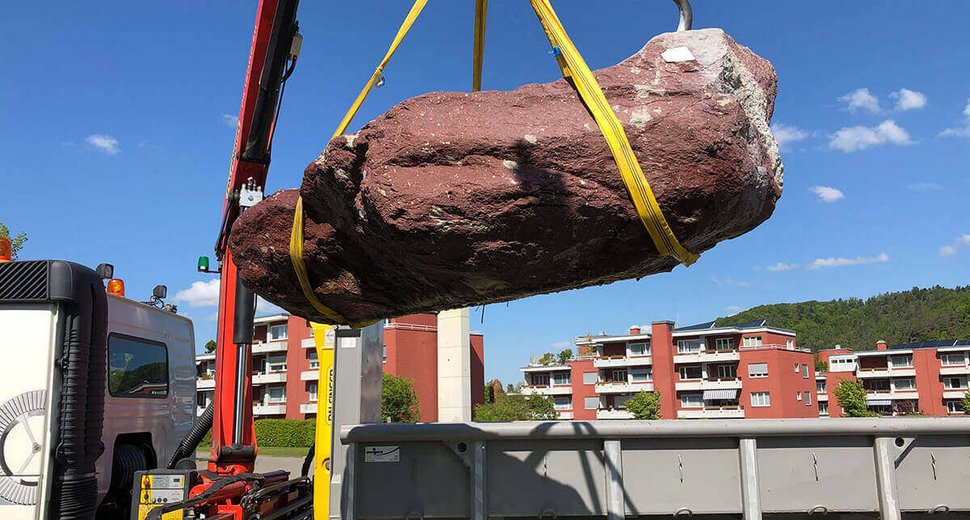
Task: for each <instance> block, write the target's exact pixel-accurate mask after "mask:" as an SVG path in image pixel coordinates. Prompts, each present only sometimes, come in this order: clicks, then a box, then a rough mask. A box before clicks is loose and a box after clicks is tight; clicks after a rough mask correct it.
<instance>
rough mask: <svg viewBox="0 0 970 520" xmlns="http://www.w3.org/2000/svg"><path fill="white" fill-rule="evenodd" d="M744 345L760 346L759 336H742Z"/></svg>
mask: <svg viewBox="0 0 970 520" xmlns="http://www.w3.org/2000/svg"><path fill="white" fill-rule="evenodd" d="M744 346H745V347H760V346H761V336H748V337H746V338H744Z"/></svg>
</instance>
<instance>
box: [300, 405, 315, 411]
mask: <svg viewBox="0 0 970 520" xmlns="http://www.w3.org/2000/svg"><path fill="white" fill-rule="evenodd" d="M300 413H317V403H304V404H301V405H300Z"/></svg>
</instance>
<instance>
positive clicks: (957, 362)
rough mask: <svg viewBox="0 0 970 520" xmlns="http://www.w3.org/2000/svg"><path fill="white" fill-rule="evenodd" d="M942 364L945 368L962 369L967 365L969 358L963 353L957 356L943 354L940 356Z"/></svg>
mask: <svg viewBox="0 0 970 520" xmlns="http://www.w3.org/2000/svg"><path fill="white" fill-rule="evenodd" d="M940 362H942V363H943V366H945V367H962V366H964V365H966V364H967V358H966V356H964V354H963V352H960V353H957V354H942V355H940Z"/></svg>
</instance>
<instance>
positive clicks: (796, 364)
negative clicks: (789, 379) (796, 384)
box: [795, 363, 798, 374]
mask: <svg viewBox="0 0 970 520" xmlns="http://www.w3.org/2000/svg"><path fill="white" fill-rule="evenodd" d="M795 373H796V374H797V373H798V363H795Z"/></svg>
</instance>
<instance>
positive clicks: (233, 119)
mask: <svg viewBox="0 0 970 520" xmlns="http://www.w3.org/2000/svg"><path fill="white" fill-rule="evenodd" d="M222 122H223V123H225V124H226V126H228V127H229V128H233V129H235V128H236V127H237V126H238V125H239V116H234V115H232V114H222Z"/></svg>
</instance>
